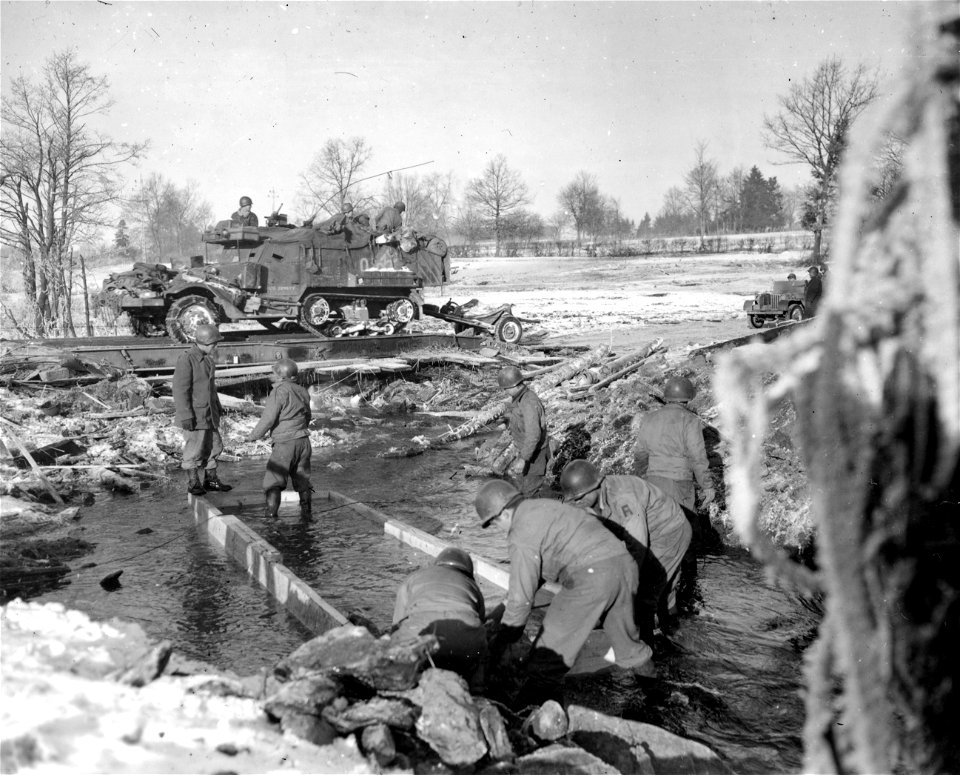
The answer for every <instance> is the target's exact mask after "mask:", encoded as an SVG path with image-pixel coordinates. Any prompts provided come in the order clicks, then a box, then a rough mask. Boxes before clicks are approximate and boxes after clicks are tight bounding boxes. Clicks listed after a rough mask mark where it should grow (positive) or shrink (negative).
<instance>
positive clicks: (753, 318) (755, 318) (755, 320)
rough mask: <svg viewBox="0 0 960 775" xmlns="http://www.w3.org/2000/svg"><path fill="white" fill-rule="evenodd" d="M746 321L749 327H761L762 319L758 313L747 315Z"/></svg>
mask: <svg viewBox="0 0 960 775" xmlns="http://www.w3.org/2000/svg"><path fill="white" fill-rule="evenodd" d="M747 322H748V323H750V328H763V324H764V320H763V318H762V317H760V315H748V316H747Z"/></svg>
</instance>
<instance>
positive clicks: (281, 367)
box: [273, 358, 300, 379]
mask: <svg viewBox="0 0 960 775" xmlns="http://www.w3.org/2000/svg"><path fill="white" fill-rule="evenodd" d="M273 373H274V374H276V375H277V376H278V377H280V379H293V378H294V377H296V376H297V374H299V373H300V369H299V368H298V367H297V364H296V362H295V361H292V360H290V359H289V358H281V359H280V360H279V361H277V362H276V363H275V364H273Z"/></svg>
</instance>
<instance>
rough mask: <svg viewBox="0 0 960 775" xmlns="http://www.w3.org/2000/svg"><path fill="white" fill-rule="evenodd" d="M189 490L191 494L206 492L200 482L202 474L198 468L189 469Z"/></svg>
mask: <svg viewBox="0 0 960 775" xmlns="http://www.w3.org/2000/svg"><path fill="white" fill-rule="evenodd" d="M187 492H188V493H190V494H191V495H203V494H205V493H206V490H204V489H203V485H202V484H200V475H199V471H198V469H196V468H189V469H187Z"/></svg>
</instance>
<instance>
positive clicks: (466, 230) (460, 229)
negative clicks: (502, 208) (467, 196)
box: [453, 201, 487, 248]
mask: <svg viewBox="0 0 960 775" xmlns="http://www.w3.org/2000/svg"><path fill="white" fill-rule="evenodd" d="M453 228H454V229H455V230H456V231H457V233H458V234H460V236H461V237H463V241H464V244H465V245H466V246H467V247H468V248H473V247H475V246H476V244H477V242H479V241H480V240H481V239H482V238H483V236H484V234H485V232H486V230H487V225H486V223H485V221H484V217H483V215H482V214H481V213H480V211H479V210H478V209H477V208H476V207H475V206H474V205H473V204H472V203H471V202H469V201H467V202H466V203H465V204H464V206H463V207H461V208H460V209H459V210H457V215H456V217H455V218H454V219H453Z"/></svg>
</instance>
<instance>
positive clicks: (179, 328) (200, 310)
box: [166, 295, 220, 343]
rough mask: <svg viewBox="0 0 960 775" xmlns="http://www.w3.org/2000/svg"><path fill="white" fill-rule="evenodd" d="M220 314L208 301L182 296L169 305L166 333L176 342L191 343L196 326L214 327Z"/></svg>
mask: <svg viewBox="0 0 960 775" xmlns="http://www.w3.org/2000/svg"><path fill="white" fill-rule="evenodd" d="M219 322H220V314H219V312H218V311H217V308H216V307H215V306H214V305H213V302H212V301H210V299H207V298H205V297H203V296H196V295H190V296H183V297H182V298H179V299H177V300H176V301H174V302H173V304H171V305H170V311H169V312H168V313H167V321H166V323H167V333H168V334H170V337H171V339H175V340H176V341H178V342H184V343H187V342H192V341H193V337H194V335H195V334H196V331H197V326H215V325H217V324H218V323H219Z"/></svg>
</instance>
